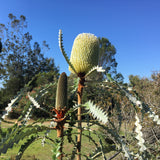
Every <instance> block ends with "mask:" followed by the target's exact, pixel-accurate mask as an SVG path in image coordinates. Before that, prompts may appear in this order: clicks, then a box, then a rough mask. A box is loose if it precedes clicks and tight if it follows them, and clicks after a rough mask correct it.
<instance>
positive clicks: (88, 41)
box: [59, 30, 99, 160]
mask: <svg viewBox="0 0 160 160" xmlns="http://www.w3.org/2000/svg"><path fill="white" fill-rule="evenodd" d="M62 41H63V40H62V31H61V30H60V32H59V46H60V49H61V52H62V54H63V55H64V57H65V59H66V61H67V63H68V64H69V70H70V71H71V72H72V73H74V74H77V76H78V77H79V78H80V80H79V84H78V90H77V93H78V105H81V104H82V93H83V88H84V83H85V78H86V76H87V75H88V73H90V71H93V68H95V67H96V66H97V65H98V58H99V40H98V38H97V37H96V36H95V35H94V34H91V33H82V34H79V35H78V36H77V37H76V38H75V40H74V43H73V47H72V52H71V57H70V60H69V59H68V57H67V54H66V53H65V51H64V48H63V44H62ZM95 69H97V68H95ZM81 112H82V111H81V107H78V114H77V119H78V133H79V134H78V137H77V160H81V155H80V152H81V136H82V125H81V114H82V113H81Z"/></svg>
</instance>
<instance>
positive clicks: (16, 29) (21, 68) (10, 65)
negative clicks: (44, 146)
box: [0, 14, 59, 107]
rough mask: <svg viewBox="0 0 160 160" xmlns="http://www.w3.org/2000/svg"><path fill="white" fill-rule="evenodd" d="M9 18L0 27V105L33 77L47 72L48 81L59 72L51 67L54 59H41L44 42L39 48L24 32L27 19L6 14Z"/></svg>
mask: <svg viewBox="0 0 160 160" xmlns="http://www.w3.org/2000/svg"><path fill="white" fill-rule="evenodd" d="M8 17H9V22H8V24H7V25H5V24H0V38H1V40H2V42H3V50H2V54H1V56H0V62H1V64H0V75H1V80H3V88H2V89H1V92H2V93H1V95H3V99H4V101H3V102H1V103H2V105H4V104H5V102H6V100H9V99H10V98H11V97H13V96H15V95H16V94H17V92H18V91H20V89H21V88H23V87H24V85H25V84H27V83H28V82H29V81H30V80H31V79H32V78H33V77H34V76H35V75H36V74H38V73H43V72H44V73H48V72H50V74H52V76H51V75H50V78H51V77H52V78H54V76H55V77H57V76H58V72H59V69H58V68H57V67H56V66H55V64H54V59H52V58H45V57H44V54H45V52H44V51H49V46H48V44H47V43H46V41H44V42H43V44H42V46H40V45H39V43H38V42H34V43H33V42H32V36H31V35H30V33H29V32H25V31H26V29H27V22H26V17H25V16H23V15H21V16H20V17H19V18H17V17H16V16H14V15H13V14H9V16H8ZM32 44H33V47H32ZM50 80H51V79H50ZM52 80H53V79H52ZM35 81H37V79H35ZM34 85H37V84H36V83H33V86H32V87H35V86H34ZM3 107H4V106H3Z"/></svg>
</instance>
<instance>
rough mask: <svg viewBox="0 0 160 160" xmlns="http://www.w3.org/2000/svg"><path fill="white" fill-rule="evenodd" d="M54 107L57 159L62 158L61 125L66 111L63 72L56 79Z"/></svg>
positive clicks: (62, 125)
mask: <svg viewBox="0 0 160 160" xmlns="http://www.w3.org/2000/svg"><path fill="white" fill-rule="evenodd" d="M55 108H56V109H53V111H54V112H55V113H56V114H57V116H56V117H55V121H56V122H57V126H56V129H57V137H58V138H61V146H60V149H59V151H60V156H59V157H58V159H60V160H61V159H62V157H63V155H62V145H63V127H64V123H65V113H66V112H67V110H68V109H67V75H66V73H65V72H63V73H62V74H61V75H60V77H59V80H58V85H57V93H56V107H55Z"/></svg>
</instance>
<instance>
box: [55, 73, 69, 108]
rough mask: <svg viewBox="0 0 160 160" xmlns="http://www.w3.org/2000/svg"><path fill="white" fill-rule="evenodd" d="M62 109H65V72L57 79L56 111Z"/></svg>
mask: <svg viewBox="0 0 160 160" xmlns="http://www.w3.org/2000/svg"><path fill="white" fill-rule="evenodd" d="M64 107H67V76H66V73H65V72H63V73H62V74H61V75H60V77H59V80H58V85H57V93H56V109H57V110H60V109H62V108H64Z"/></svg>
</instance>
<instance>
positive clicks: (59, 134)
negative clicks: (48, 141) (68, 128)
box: [57, 122, 64, 160]
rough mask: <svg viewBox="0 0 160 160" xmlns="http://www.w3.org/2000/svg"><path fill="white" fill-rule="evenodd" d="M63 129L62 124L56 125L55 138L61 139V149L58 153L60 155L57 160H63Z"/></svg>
mask: <svg viewBox="0 0 160 160" xmlns="http://www.w3.org/2000/svg"><path fill="white" fill-rule="evenodd" d="M63 127H64V123H63V122H59V123H58V124H57V138H61V147H60V149H59V152H60V153H61V154H60V155H59V157H58V159H59V160H62V159H63V154H62V149H63Z"/></svg>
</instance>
